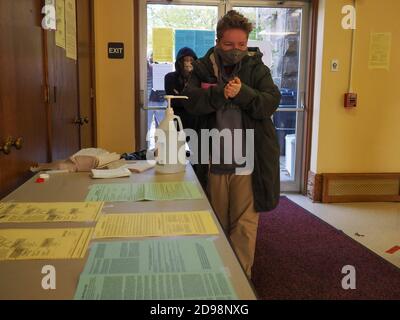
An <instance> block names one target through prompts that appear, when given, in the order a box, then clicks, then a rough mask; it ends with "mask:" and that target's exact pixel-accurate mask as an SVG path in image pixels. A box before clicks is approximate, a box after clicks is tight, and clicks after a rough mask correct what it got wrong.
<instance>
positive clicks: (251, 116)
mask: <svg viewBox="0 0 400 320" xmlns="http://www.w3.org/2000/svg"><path fill="white" fill-rule="evenodd" d="M252 29H253V27H252V24H251V23H250V22H249V21H248V19H247V18H245V17H244V16H243V15H241V14H240V13H238V12H236V11H234V10H232V11H230V12H228V13H227V15H225V16H224V17H223V18H222V19H221V20H220V21H219V23H218V27H217V45H216V47H215V48H211V49H210V50H209V52H208V53H207V55H206V56H205V57H204V58H202V59H199V60H198V61H196V62H195V63H194V65H193V67H194V69H193V72H192V75H191V77H190V80H189V82H188V84H187V86H186V88H185V90H184V91H183V94H184V95H186V96H188V97H189V100H188V101H185V102H184V106H185V108H186V110H187V111H188V112H189V113H191V114H193V115H196V116H197V117H198V123H197V126H198V127H199V128H201V129H209V130H211V129H217V130H218V132H221V131H222V130H225V131H226V130H230V131H231V132H234V131H235V130H236V129H241V130H242V131H241V132H243V130H253V131H252V132H253V133H254V146H255V147H254V148H253V149H254V150H252V152H253V156H254V168H253V170H252V171H251V170H250V171H251V172H248V173H243V172H242V173H241V174H240V175H239V174H237V172H238V171H237V169H238V167H240V166H239V165H237V164H236V163H235V162H233V163H225V162H224V159H223V158H222V157H221V158H220V160H221V161H217V163H212V162H213V161H211V163H209V164H202V165H199V166H197V168H196V169H197V172H196V173H197V176H198V177H199V179H200V180H202V181H201V182H202V184H203V186H207V193H208V196H209V199H210V202H211V204H212V206H213V208H214V211H215V213H216V214H217V216H218V218H219V221H220V223H221V225H222V227H223V229H224V231H225V233H226V234H227V236H228V237H229V239H230V242H231V244H232V247H233V249H234V250H235V252H236V255H237V257H238V259H239V261H240V263H241V265H242V267H243V269H244V271H245V272H246V274H247V276H248V277H249V278H251V269H252V266H253V262H254V252H255V247H256V237H257V229H258V220H259V212H267V211H271V210H273V209H274V208H276V207H277V205H278V202H279V197H280V168H279V156H280V151H279V143H278V139H277V135H276V132H275V127H274V125H273V123H272V119H271V117H272V115H273V113H274V112H275V111H276V110H277V108H278V106H279V103H280V99H281V93H280V91H279V89H278V87H277V86H276V85H275V84H274V82H273V80H272V77H271V72H270V69H269V68H268V67H267V66H265V65H264V64H263V62H262V54H261V52H260V51H259V49H258V48H248V46H247V44H248V38H249V35H250V33H251V31H252ZM239 132H240V131H239ZM234 139H236V137H235V136H234ZM239 139H240V136H239ZM223 140H225V139H223ZM243 140H244V141H241V142H242V144H241V146H243V145H244V144H245V143H244V142H245V139H244V136H243ZM233 141H234V142H233V144H234V145H233V148H235V147H236V145H237V142H238V141H235V140H233ZM203 142H204V141H203ZM224 143H225V141H224ZM214 147H215V146H213V147H212V148H211V149H212V150H215V149H214ZM225 147H226V145H225V144H224V147H223V148H225ZM241 148H242V150H241V151H242V154H243V147H241ZM213 152H214V151H211V152H210V158H211V155H212V153H213ZM221 154H224V153H221ZM199 157H200V156H199Z"/></svg>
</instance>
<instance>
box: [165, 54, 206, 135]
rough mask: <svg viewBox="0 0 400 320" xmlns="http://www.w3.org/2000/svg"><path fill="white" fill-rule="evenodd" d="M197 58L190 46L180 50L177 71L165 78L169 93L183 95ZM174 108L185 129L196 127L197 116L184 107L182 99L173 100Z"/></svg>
mask: <svg viewBox="0 0 400 320" xmlns="http://www.w3.org/2000/svg"><path fill="white" fill-rule="evenodd" d="M197 59H198V58H197V55H196V53H195V52H194V51H193V50H192V49H190V48H188V47H185V48H182V49H180V50H179V51H178V54H177V56H176V63H175V72H171V73H168V74H167V75H166V76H165V78H164V82H165V92H166V94H167V95H173V96H180V95H182V91H183V89H184V88H185V86H186V85H187V83H188V80H189V77H190V75H191V73H192V70H193V62H195V61H196V60H197ZM172 108H173V109H174V112H175V115H177V116H179V117H180V118H181V120H182V125H183V129H193V128H194V127H195V122H196V120H195V117H194V116H193V115H191V114H190V113H188V112H187V111H186V110H185V109H184V107H183V103H182V100H179V99H174V100H172Z"/></svg>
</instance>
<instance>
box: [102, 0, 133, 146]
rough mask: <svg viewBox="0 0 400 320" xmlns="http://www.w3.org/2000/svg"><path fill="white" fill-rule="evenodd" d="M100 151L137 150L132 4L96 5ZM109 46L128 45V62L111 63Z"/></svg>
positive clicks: (105, 0) (119, 0) (121, 0)
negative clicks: (111, 44) (114, 43)
mask: <svg viewBox="0 0 400 320" xmlns="http://www.w3.org/2000/svg"><path fill="white" fill-rule="evenodd" d="M94 20H95V41H96V49H95V51H96V103H97V143H98V147H101V148H105V149H107V150H109V151H116V152H128V151H129V152H132V151H134V149H135V141H134V139H135V127H134V125H135V118H134V110H135V109H134V108H135V105H134V101H135V99H134V98H135V94H134V59H133V56H134V52H133V43H134V30H133V0H112V1H111V0H96V1H94ZM108 42H124V43H125V59H124V60H109V59H108V56H107V45H108Z"/></svg>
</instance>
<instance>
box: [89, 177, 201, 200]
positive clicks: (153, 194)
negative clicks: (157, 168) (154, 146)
mask: <svg viewBox="0 0 400 320" xmlns="http://www.w3.org/2000/svg"><path fill="white" fill-rule="evenodd" d="M201 198H202V195H201V193H200V191H199V188H198V187H197V185H196V183H195V182H187V181H185V182H161V183H116V184H95V185H93V186H91V187H90V191H89V194H88V195H87V197H86V201H97V200H93V199H103V200H101V201H106V202H120V201H133V202H135V201H145V200H149V201H160V200H190V199H201Z"/></svg>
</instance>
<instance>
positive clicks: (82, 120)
mask: <svg viewBox="0 0 400 320" xmlns="http://www.w3.org/2000/svg"><path fill="white" fill-rule="evenodd" d="M88 123H89V119H88V117H84V118H82V117H78V118H76V119H75V120H74V124H77V125H79V126H81V127H82V126H84V125H85V124H88Z"/></svg>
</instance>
